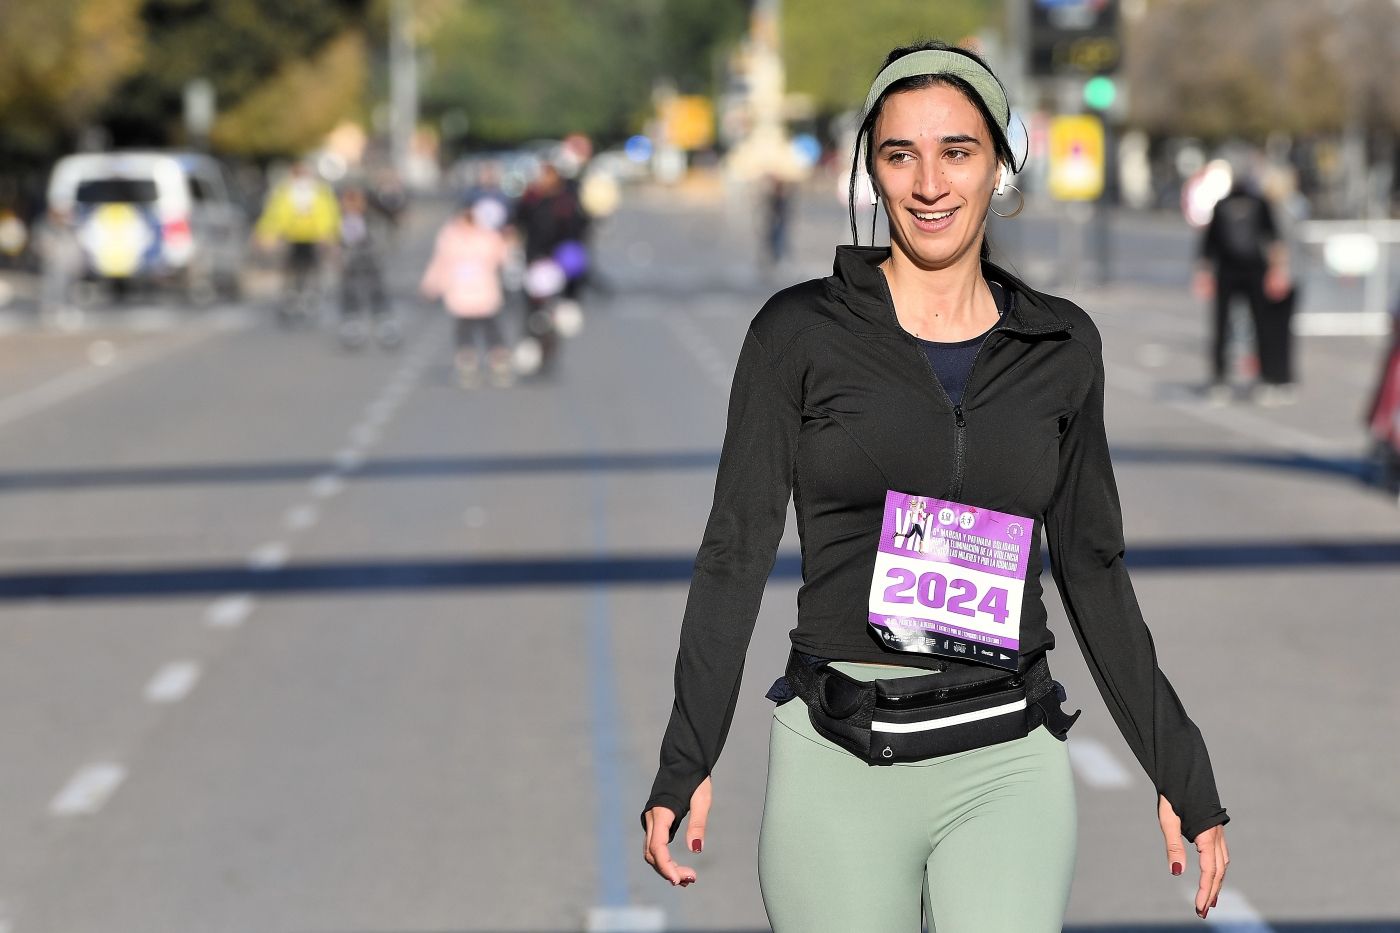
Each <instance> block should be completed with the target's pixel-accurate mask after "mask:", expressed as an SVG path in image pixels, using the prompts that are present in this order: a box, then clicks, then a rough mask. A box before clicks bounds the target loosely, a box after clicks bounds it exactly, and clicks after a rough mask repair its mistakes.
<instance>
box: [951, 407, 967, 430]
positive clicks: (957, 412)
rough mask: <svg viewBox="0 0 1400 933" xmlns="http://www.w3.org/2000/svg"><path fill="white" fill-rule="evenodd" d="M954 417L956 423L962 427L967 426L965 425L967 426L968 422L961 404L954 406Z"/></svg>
mask: <svg viewBox="0 0 1400 933" xmlns="http://www.w3.org/2000/svg"><path fill="white" fill-rule="evenodd" d="M953 418H954V419H955V423H956V424H957V426H958V427H960V428H965V427H967V422H966V421H964V420H963V413H962V406H961V405H955V406H954V407H953Z"/></svg>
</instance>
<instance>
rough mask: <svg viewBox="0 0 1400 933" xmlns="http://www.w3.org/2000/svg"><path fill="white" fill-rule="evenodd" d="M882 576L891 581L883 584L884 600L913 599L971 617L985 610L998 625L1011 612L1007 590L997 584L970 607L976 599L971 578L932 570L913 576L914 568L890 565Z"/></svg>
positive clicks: (906, 600)
mask: <svg viewBox="0 0 1400 933" xmlns="http://www.w3.org/2000/svg"><path fill="white" fill-rule="evenodd" d="M885 576H886V577H888V578H889V579H891V580H893V581H895V582H893V583H891V584H890V585H889V586H887V587H885V602H887V603H913V602H915V601H917V602H918V603H919V605H921V606H927V607H928V608H930V609H946V610H947V611H948V612H951V613H953V614H954V615H960V616H975V615H977V613H978V612H985V613H986V614H987V615H989V616H991V617H992V619H993V620H995V621H996V623H997V624H998V625H1002V624H1005V622H1006V617H1007V616H1008V615H1010V614H1011V613H1010V610H1009V609H1007V606H1006V602H1007V592H1006V590H1004V589H1002V588H1001V587H996V586H994V587H992V588H991V589H990V590H988V591H987V593H986V595H985V596H983V597H982V599H981V601H980V602H978V603H977V608H976V609H974V608H973V607H972V606H971V603H972V602H973V601H974V600H976V599H977V584H975V583H973V582H972V581H971V580H952V581H950V580H949V579H948V578H947V577H945V576H943V574H941V573H938V572H936V571H932V570H930V571H928V572H927V573H924V574H920V575H916V574H915V573H914V571H912V570H908V569H906V568H904V567H893V568H891V569H890V570H889V571H888V572H887V573H886V574H885ZM910 590H913V591H914V593H913V595H910V593H909V591H910Z"/></svg>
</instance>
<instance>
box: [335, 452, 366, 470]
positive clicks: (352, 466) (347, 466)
mask: <svg viewBox="0 0 1400 933" xmlns="http://www.w3.org/2000/svg"><path fill="white" fill-rule="evenodd" d="M364 462H365V455H364V453H363V452H362V451H360V450H358V449H356V448H354V447H346V448H345V449H343V450H340V451H337V452H336V455H335V468H336V469H337V470H340V471H342V472H344V473H350V472H353V471H354V470H358V469H359V468H360V467H361V466H362V465H363V464H364Z"/></svg>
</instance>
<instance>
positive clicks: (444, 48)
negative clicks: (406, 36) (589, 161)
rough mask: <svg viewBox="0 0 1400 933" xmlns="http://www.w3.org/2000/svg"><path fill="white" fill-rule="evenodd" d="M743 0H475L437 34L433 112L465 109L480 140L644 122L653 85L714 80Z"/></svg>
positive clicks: (432, 43)
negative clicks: (720, 53) (720, 52)
mask: <svg viewBox="0 0 1400 933" xmlns="http://www.w3.org/2000/svg"><path fill="white" fill-rule="evenodd" d="M744 9H745V4H744V2H743V0H530V2H529V3H521V2H518V0H472V2H471V3H470V4H465V5H463V6H461V7H460V8H459V9H458V10H457V11H456V13H455V15H452V16H450V17H448V18H447V19H446V20H445V21H444V22H442V23H441V24H440V25H439V27H438V29H437V30H436V31H435V33H434V34H433V35H432V36H431V37H430V38H429V40H428V48H429V49H430V51H431V54H432V61H433V63H434V64H433V68H432V69H431V71H432V74H431V77H430V78H429V81H428V84H427V88H426V92H425V95H424V103H425V109H426V110H427V112H428V113H430V114H435V115H443V114H446V113H452V112H459V113H462V114H465V115H466V117H467V119H468V121H469V138H470V139H471V140H472V141H473V142H476V143H486V144H497V145H499V144H506V143H514V142H519V141H522V140H527V139H532V138H540V137H551V138H557V137H559V136H562V135H564V134H566V133H569V132H574V131H579V132H584V133H588V134H590V135H593V136H596V137H602V138H605V139H606V138H614V139H615V138H618V137H620V136H622V135H625V134H627V133H630V132H634V131H635V130H636V129H638V128H639V126H640V123H641V122H642V120H644V119H645V117H646V116H647V115H648V113H649V112H650V110H651V94H652V89H653V87H654V85H655V84H656V82H657V81H658V80H670V81H672V82H673V83H675V84H676V85H677V86H678V87H679V88H680V89H681V90H683V91H704V90H708V89H710V88H709V85H710V84H711V79H712V77H713V76H714V74H715V71H716V69H715V67H714V66H715V62H716V50H717V49H719V48H721V47H723V45H724V44H725V43H727V42H730V41H732V40H733V39H734V38H736V37H737V36H738V35H739V34H740V33H742V31H743V27H744V24H745V22H746V16H745V12H744Z"/></svg>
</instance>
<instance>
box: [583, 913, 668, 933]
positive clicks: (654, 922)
mask: <svg viewBox="0 0 1400 933" xmlns="http://www.w3.org/2000/svg"><path fill="white" fill-rule="evenodd" d="M584 929H585V930H586V931H587V933H664V931H665V929H666V914H665V913H663V912H662V910H661V908H659V907H594V908H592V909H591V910H589V911H588V921H587V923H586V925H585V926H584Z"/></svg>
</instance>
